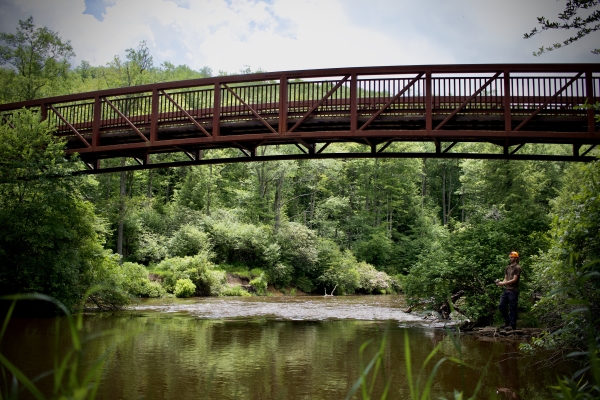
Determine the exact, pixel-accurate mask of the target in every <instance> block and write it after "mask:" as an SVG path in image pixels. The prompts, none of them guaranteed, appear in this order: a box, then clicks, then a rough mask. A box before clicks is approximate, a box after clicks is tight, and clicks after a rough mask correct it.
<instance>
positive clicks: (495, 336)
mask: <svg viewBox="0 0 600 400" xmlns="http://www.w3.org/2000/svg"><path fill="white" fill-rule="evenodd" d="M461 333H463V334H465V335H469V336H476V337H477V338H479V339H480V340H494V341H495V340H510V341H520V342H527V341H529V340H531V338H532V337H535V336H539V335H540V334H541V333H542V329H540V328H519V329H515V330H510V331H505V330H502V329H500V328H497V327H494V326H486V327H481V328H473V329H470V330H464V331H462V330H461Z"/></svg>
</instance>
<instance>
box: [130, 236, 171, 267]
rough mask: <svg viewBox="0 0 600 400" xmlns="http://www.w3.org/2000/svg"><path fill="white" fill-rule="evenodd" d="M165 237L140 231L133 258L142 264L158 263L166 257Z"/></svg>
mask: <svg viewBox="0 0 600 400" xmlns="http://www.w3.org/2000/svg"><path fill="white" fill-rule="evenodd" d="M165 242H166V238H165V237H164V236H161V235H159V234H156V233H153V232H150V231H142V233H141V234H140V238H139V242H138V246H137V248H136V250H135V253H134V257H135V260H136V261H138V262H141V263H144V264H150V263H158V262H160V261H161V260H163V259H164V258H165V257H167V247H166V246H165V245H164V243H165Z"/></svg>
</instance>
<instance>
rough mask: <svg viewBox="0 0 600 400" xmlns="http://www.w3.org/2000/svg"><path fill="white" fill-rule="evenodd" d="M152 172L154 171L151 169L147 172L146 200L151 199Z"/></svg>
mask: <svg viewBox="0 0 600 400" xmlns="http://www.w3.org/2000/svg"><path fill="white" fill-rule="evenodd" d="M153 172H154V170H153V169H151V170H149V171H148V191H147V192H146V198H148V199H151V198H152V177H153Z"/></svg>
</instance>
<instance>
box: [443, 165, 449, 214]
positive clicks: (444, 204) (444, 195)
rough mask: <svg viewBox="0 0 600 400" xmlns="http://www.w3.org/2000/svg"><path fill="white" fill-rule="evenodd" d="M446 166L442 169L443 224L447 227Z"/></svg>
mask: <svg viewBox="0 0 600 400" xmlns="http://www.w3.org/2000/svg"><path fill="white" fill-rule="evenodd" d="M447 223H448V221H446V165H444V168H443V169H442V224H443V225H446V224H447Z"/></svg>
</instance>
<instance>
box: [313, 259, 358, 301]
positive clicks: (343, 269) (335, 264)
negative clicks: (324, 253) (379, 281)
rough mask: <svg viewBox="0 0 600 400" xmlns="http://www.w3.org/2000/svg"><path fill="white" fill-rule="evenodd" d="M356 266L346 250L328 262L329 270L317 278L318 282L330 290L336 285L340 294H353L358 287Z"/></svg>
mask: <svg viewBox="0 0 600 400" xmlns="http://www.w3.org/2000/svg"><path fill="white" fill-rule="evenodd" d="M357 264H358V263H357V262H356V258H354V255H353V254H352V252H351V251H350V250H346V251H344V252H343V253H341V254H340V255H339V256H337V257H334V258H333V259H331V260H330V264H329V268H328V269H326V270H325V272H323V274H322V275H321V276H320V277H319V281H320V282H321V283H323V284H324V285H325V286H326V287H330V288H331V289H333V287H334V286H335V285H337V290H338V292H339V293H340V294H347V293H354V291H355V290H356V289H357V288H359V287H360V275H359V273H358V271H357V270H356V267H357Z"/></svg>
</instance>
